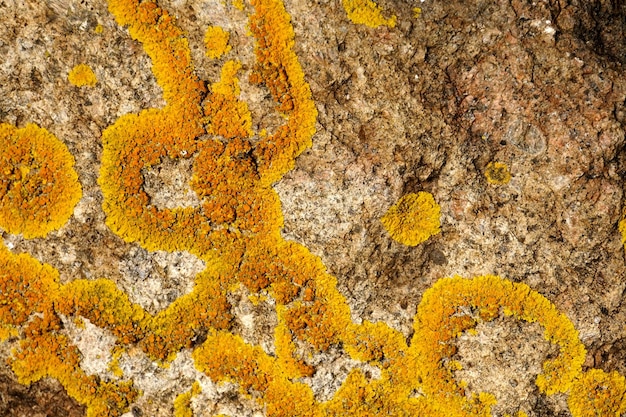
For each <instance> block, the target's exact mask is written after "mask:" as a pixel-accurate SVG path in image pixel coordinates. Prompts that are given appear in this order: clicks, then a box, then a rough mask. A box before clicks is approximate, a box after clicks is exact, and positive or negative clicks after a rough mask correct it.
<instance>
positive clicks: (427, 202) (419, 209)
mask: <svg viewBox="0 0 626 417" xmlns="http://www.w3.org/2000/svg"><path fill="white" fill-rule="evenodd" d="M440 212H441V208H440V207H439V204H437V203H436V202H435V199H434V197H433V195H432V194H430V193H427V192H424V191H420V192H419V193H417V194H415V193H411V194H407V195H405V196H403V197H402V198H400V199H399V200H398V201H397V202H396V204H394V205H393V206H391V207H390V208H389V210H387V213H385V215H384V216H383V217H382V219H380V221H381V223H382V224H383V226H384V227H385V229H386V230H387V232H388V233H389V235H390V236H391V237H392V238H393V239H394V240H396V241H397V242H399V243H402V244H404V245H408V246H416V245H419V244H420V243H422V242H425V241H426V240H427V239H428V238H429V237H431V236H432V235H436V234H437V233H439V232H440V228H441V222H440V219H439V217H440Z"/></svg>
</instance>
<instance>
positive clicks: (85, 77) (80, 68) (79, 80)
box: [67, 31, 100, 87]
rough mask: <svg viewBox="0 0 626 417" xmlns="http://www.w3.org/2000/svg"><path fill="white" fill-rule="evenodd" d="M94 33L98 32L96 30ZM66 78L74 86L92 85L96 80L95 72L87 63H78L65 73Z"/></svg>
mask: <svg viewBox="0 0 626 417" xmlns="http://www.w3.org/2000/svg"><path fill="white" fill-rule="evenodd" d="M96 33H100V32H97V31H96ZM67 79H68V80H69V82H70V83H71V84H72V85H75V86H76V87H85V86H86V87H94V86H95V85H96V83H97V82H98V79H97V78H96V74H94V72H93V70H92V69H91V67H90V66H89V65H87V64H78V65H76V66H75V67H74V68H72V70H71V71H70V72H69V74H68V75H67Z"/></svg>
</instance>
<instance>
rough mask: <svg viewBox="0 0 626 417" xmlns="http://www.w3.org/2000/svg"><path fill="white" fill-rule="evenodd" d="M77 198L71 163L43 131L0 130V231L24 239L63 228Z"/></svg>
mask: <svg viewBox="0 0 626 417" xmlns="http://www.w3.org/2000/svg"><path fill="white" fill-rule="evenodd" d="M80 197H81V187H80V184H79V182H78V175H77V174H76V171H74V157H73V156H72V154H71V153H70V152H69V150H68V149H67V146H65V144H64V143H63V142H61V141H60V140H59V139H57V138H56V137H55V136H54V135H52V134H51V133H50V132H48V131H47V130H46V129H43V128H40V127H38V126H37V125H35V124H32V123H31V124H27V125H26V126H25V127H24V128H23V129H18V128H16V127H15V126H12V125H9V124H6V123H3V124H0V228H2V229H4V230H6V231H7V232H9V233H13V234H22V235H23V236H24V237H26V238H34V237H43V236H45V235H47V234H48V233H50V232H51V231H52V230H55V229H58V228H60V227H61V226H62V225H64V224H65V223H66V222H67V220H68V219H69V218H70V216H71V215H72V212H73V210H74V206H75V205H76V203H78V200H80Z"/></svg>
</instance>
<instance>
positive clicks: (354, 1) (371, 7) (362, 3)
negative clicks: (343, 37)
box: [342, 0, 396, 28]
mask: <svg viewBox="0 0 626 417" xmlns="http://www.w3.org/2000/svg"><path fill="white" fill-rule="evenodd" d="M342 3H343V8H344V9H345V10H346V14H347V15H348V19H350V20H351V21H352V22H353V23H356V24H360V25H365V26H369V27H372V28H375V27H378V26H389V27H390V28H393V27H395V26H396V16H395V15H391V16H390V17H389V18H385V17H383V10H382V8H381V7H380V6H379V5H378V4H376V3H375V2H373V1H372V0H342Z"/></svg>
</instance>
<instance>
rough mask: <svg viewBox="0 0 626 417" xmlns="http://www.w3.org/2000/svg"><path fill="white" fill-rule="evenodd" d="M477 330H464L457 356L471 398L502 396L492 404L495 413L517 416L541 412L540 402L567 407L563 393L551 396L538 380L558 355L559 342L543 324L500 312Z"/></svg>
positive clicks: (458, 375)
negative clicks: (546, 334) (554, 341)
mask: <svg viewBox="0 0 626 417" xmlns="http://www.w3.org/2000/svg"><path fill="white" fill-rule="evenodd" d="M475 330H476V334H475V335H472V334H470V333H468V332H464V333H463V334H462V335H461V336H459V338H458V339H457V341H456V345H457V347H458V351H457V354H456V355H455V356H454V357H453V358H452V359H454V360H457V361H459V362H460V363H461V366H462V369H461V370H458V371H455V372H454V376H455V378H456V380H457V382H458V383H459V384H461V383H466V384H467V387H466V389H465V392H466V395H467V396H468V397H471V396H472V394H478V393H480V392H489V393H493V394H494V395H495V396H496V400H497V401H498V402H497V404H496V405H495V406H493V408H492V415H494V416H502V415H505V414H511V415H515V414H516V413H517V412H518V411H524V412H525V413H527V414H528V416H529V417H534V416H538V414H536V412H535V411H536V410H537V407H536V405H537V403H538V402H539V401H541V402H545V403H547V404H549V408H551V409H552V410H559V411H566V410H567V404H565V401H564V399H563V398H560V397H556V396H550V397H546V396H545V395H543V394H540V393H539V390H538V388H537V386H536V384H535V380H536V378H537V375H539V374H540V373H541V372H542V364H543V362H544V361H545V360H546V359H547V358H549V357H554V356H556V355H557V354H558V346H557V345H552V344H550V343H549V342H548V341H547V340H545V338H544V336H543V328H542V327H541V326H540V325H539V324H538V323H528V322H525V321H521V320H517V319H514V318H512V317H500V318H496V319H495V320H493V321H490V322H481V323H479V324H478V325H477V326H476V328H475ZM557 414H558V413H557ZM558 415H561V414H558Z"/></svg>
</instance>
